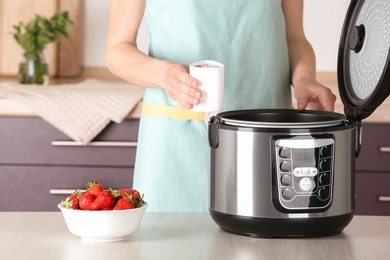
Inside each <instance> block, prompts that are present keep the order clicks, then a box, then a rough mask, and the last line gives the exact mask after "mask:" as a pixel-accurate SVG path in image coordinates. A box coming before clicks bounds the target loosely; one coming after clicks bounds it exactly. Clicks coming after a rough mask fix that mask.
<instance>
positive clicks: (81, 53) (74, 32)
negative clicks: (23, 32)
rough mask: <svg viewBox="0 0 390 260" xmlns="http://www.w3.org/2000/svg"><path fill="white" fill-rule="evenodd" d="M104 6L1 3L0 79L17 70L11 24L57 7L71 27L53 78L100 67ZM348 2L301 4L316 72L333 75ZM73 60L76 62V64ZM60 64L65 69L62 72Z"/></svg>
mask: <svg viewBox="0 0 390 260" xmlns="http://www.w3.org/2000/svg"><path fill="white" fill-rule="evenodd" d="M109 2H110V1H109V0H98V1H97V0H1V2H0V22H1V26H0V37H1V41H0V57H3V59H2V62H1V64H0V75H1V74H3V75H4V73H5V74H7V71H8V70H10V69H11V68H9V67H10V66H13V67H14V68H16V64H14V62H17V59H11V60H13V62H10V61H5V59H4V57H10V56H12V55H13V56H15V55H17V54H15V52H16V53H17V52H18V49H15V48H17V46H16V45H15V43H14V40H13V39H12V36H11V34H10V31H11V30H12V25H13V24H15V23H16V22H18V21H21V20H28V19H27V17H29V16H31V15H32V14H33V13H34V12H38V13H42V14H43V15H46V16H51V15H52V14H51V13H52V12H53V10H58V9H59V8H62V10H68V11H70V13H71V16H72V19H73V20H74V21H75V22H76V24H75V26H74V27H73V28H72V29H71V36H70V39H68V40H67V41H68V42H69V41H70V43H68V45H67V46H65V47H63V49H64V48H66V49H67V50H65V51H64V50H63V51H62V52H60V53H59V54H58V57H54V56H55V55H53V54H52V52H54V50H51V51H49V54H51V55H50V59H62V60H60V61H59V62H58V60H57V64H58V67H59V68H54V69H57V72H52V74H53V73H55V74H57V75H60V76H61V75H64V76H72V75H75V74H77V73H79V72H80V69H81V68H82V67H86V68H105V67H106V61H105V44H106V39H107V30H108V14H109ZM349 3H350V1H349V0H326V1H313V0H305V16H304V27H305V31H306V35H307V37H308V39H309V40H310V42H311V43H312V45H313V48H314V50H315V53H316V56H317V70H318V71H320V72H321V71H323V72H335V71H336V64H337V51H338V43H339V38H340V32H341V28H342V25H343V21H344V17H345V13H346V11H347V8H348V5H349ZM148 43H149V36H148V33H147V29H146V26H145V24H142V27H141V29H140V32H139V39H138V44H139V47H140V49H141V50H142V51H144V52H147V49H148ZM64 44H65V43H64ZM11 45H14V46H11ZM15 46H16V47H15ZM69 46H70V47H69ZM61 57H62V58H61ZM70 58H71V59H70ZM61 62H62V65H61ZM78 62H79V63H80V64H77V63H78ZM52 63H53V61H52ZM61 66H65V68H62V69H61ZM78 66H80V67H78ZM51 69H53V66H51ZM11 70H12V69H11ZM58 70H60V71H59V72H58Z"/></svg>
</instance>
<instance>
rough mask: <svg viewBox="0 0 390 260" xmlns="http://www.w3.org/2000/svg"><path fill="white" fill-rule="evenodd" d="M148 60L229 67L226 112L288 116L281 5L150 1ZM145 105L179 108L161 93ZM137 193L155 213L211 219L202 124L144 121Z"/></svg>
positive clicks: (252, 0) (148, 96) (269, 0)
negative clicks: (276, 111)
mask: <svg viewBox="0 0 390 260" xmlns="http://www.w3.org/2000/svg"><path fill="white" fill-rule="evenodd" d="M145 21H146V24H147V26H148V29H149V33H150V49H149V55H150V56H152V57H156V58H158V59H164V60H170V61H173V62H178V63H183V64H191V63H193V62H195V61H199V60H216V61H218V62H221V63H222V64H224V65H225V97H224V110H225V111H226V110H237V109H249V108H289V107H291V94H290V84H289V63H288V53H287V45H286V38H285V21H284V17H283V12H282V9H281V1H280V0H245V1H240V0H234V1H231V0H218V1H216V0H180V1H177V0H147V1H146V10H145ZM144 103H151V104H162V105H170V106H180V104H178V103H177V102H176V101H174V100H172V99H171V98H169V96H168V95H167V94H166V93H165V91H164V90H163V89H155V88H148V89H146V92H145V96H144ZM138 141H139V142H138V148H137V156H136V166H135V173H134V185H133V186H134V188H136V189H138V190H140V191H141V192H142V193H144V195H145V197H144V199H145V200H146V201H147V202H148V203H149V204H150V207H149V208H148V211H149V212H206V211H208V206H209V205H208V203H209V179H210V148H209V144H208V139H207V128H206V126H205V123H204V121H201V120H185V119H177V118H169V117H164V116H156V115H146V114H145V115H142V116H141V124H140V131H139V138H138Z"/></svg>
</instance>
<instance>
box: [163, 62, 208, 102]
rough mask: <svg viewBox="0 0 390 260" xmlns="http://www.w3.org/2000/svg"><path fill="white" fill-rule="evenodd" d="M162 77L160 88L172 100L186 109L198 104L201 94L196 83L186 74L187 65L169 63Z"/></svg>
mask: <svg viewBox="0 0 390 260" xmlns="http://www.w3.org/2000/svg"><path fill="white" fill-rule="evenodd" d="M162 76H163V79H162V87H163V88H164V89H165V91H166V92H167V93H168V95H169V96H170V97H171V98H172V99H173V100H175V101H177V102H179V103H180V104H181V105H182V106H183V107H185V108H187V109H191V108H193V107H194V105H198V104H199V102H200V98H201V96H202V92H201V91H200V90H199V89H198V81H197V80H196V79H195V78H194V77H191V75H190V74H189V73H188V66H187V65H183V64H176V63H170V64H168V65H167V66H166V67H165V69H164V71H163V74H162Z"/></svg>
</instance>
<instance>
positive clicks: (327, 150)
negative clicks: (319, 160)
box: [320, 145, 332, 157]
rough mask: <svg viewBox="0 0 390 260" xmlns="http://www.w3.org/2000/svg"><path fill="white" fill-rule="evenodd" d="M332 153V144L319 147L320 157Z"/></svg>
mask: <svg viewBox="0 0 390 260" xmlns="http://www.w3.org/2000/svg"><path fill="white" fill-rule="evenodd" d="M331 155H332V146H330V145H327V146H323V147H321V148H320V156H321V157H330V156H331Z"/></svg>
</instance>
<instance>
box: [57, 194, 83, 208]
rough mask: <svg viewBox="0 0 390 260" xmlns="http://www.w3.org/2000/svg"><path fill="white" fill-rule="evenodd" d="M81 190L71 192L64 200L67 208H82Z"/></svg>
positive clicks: (63, 202)
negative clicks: (80, 203) (80, 200)
mask: <svg viewBox="0 0 390 260" xmlns="http://www.w3.org/2000/svg"><path fill="white" fill-rule="evenodd" d="M80 195H81V191H80V190H79V189H77V190H75V191H74V193H72V194H70V195H69V196H68V197H67V198H66V199H65V201H62V205H63V206H64V207H65V208H67V209H80V206H79V197H80Z"/></svg>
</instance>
